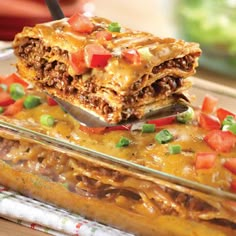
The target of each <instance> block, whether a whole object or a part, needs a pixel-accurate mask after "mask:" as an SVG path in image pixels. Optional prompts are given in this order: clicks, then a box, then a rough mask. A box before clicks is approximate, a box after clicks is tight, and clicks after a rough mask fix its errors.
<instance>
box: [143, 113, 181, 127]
mask: <svg viewBox="0 0 236 236" xmlns="http://www.w3.org/2000/svg"><path fill="white" fill-rule="evenodd" d="M175 119H176V117H175V116H170V117H163V118H160V119H156V120H149V121H148V122H147V123H148V124H154V125H156V126H157V127H158V126H164V125H169V124H172V123H174V121H175Z"/></svg>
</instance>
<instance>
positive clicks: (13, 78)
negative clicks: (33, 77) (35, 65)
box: [0, 73, 29, 88]
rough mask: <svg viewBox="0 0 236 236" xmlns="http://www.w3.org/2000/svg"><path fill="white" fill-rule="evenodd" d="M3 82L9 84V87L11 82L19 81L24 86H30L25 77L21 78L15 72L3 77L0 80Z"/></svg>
mask: <svg viewBox="0 0 236 236" xmlns="http://www.w3.org/2000/svg"><path fill="white" fill-rule="evenodd" d="M0 83H1V84H5V85H7V86H8V88H9V87H10V85H11V84H13V83H18V84H21V85H22V86H24V87H25V88H27V87H28V86H29V84H28V83H27V82H26V81H24V80H23V79H21V78H20V77H19V76H18V75H16V74H15V73H13V74H11V75H9V76H7V77H3V78H1V80H0Z"/></svg>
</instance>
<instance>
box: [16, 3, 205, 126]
mask: <svg viewBox="0 0 236 236" xmlns="http://www.w3.org/2000/svg"><path fill="white" fill-rule="evenodd" d="M47 2H48V3H49V2H50V4H52V3H53V2H54V3H56V5H53V6H52V5H49V9H50V11H51V13H52V15H53V17H54V19H55V18H56V19H57V20H55V21H53V22H50V23H44V24H38V25H36V26H35V27H33V28H30V27H25V28H24V30H23V31H22V32H21V33H19V34H17V35H16V37H15V40H14V43H13V45H14V50H15V54H16V56H17V58H18V62H17V68H18V72H19V74H20V75H21V76H22V77H24V78H25V79H26V80H27V81H29V82H31V83H32V84H34V85H35V87H36V88H38V89H40V90H43V91H45V92H46V93H48V94H49V95H50V96H53V97H54V98H55V99H56V100H57V101H59V103H60V104H61V105H62V106H63V107H65V109H66V110H67V111H68V112H69V113H70V114H71V115H73V116H74V117H75V118H76V119H78V120H79V121H80V122H81V123H83V124H84V125H87V126H94V127H98V126H109V125H117V124H123V123H127V122H130V121H133V120H140V119H146V118H147V117H149V115H150V114H151V115H152V116H153V115H155V116H156V117H159V116H162V117H163V116H167V114H166V113H164V111H166V110H167V111H168V115H171V114H176V113H178V112H182V111H184V110H186V105H179V102H183V100H186V97H185V95H184V92H185V91H186V90H187V89H188V88H189V87H191V82H190V80H188V77H189V76H191V75H193V74H194V73H195V68H196V66H197V65H198V58H199V56H200V54H201V50H200V49H199V45H198V44H196V43H187V42H184V41H183V40H176V39H171V38H164V39H161V38H159V37H156V36H154V35H152V34H150V33H146V32H140V31H133V30H130V29H128V28H125V27H124V26H121V25H120V24H119V23H117V22H111V21H109V20H107V19H104V18H100V17H86V16H84V15H81V14H75V15H73V16H72V17H70V18H69V19H68V18H63V19H59V20H58V18H61V17H62V16H63V13H62V12H61V11H60V10H58V9H57V10H55V8H54V6H56V7H57V8H58V7H59V5H58V4H57V1H47ZM53 12H54V13H53ZM55 12H58V13H56V14H55ZM65 102H66V103H65ZM176 104H177V105H176ZM71 105H73V106H74V107H71ZM77 107H78V108H79V109H77ZM163 109H164V110H163ZM85 112H86V113H85ZM90 118H92V121H91V119H90ZM89 120H90V121H89Z"/></svg>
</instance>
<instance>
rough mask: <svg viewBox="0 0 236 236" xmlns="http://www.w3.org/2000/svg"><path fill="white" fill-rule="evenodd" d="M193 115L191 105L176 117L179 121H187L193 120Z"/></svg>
mask: <svg viewBox="0 0 236 236" xmlns="http://www.w3.org/2000/svg"><path fill="white" fill-rule="evenodd" d="M193 117H194V110H193V108H192V107H188V110H187V111H184V112H182V113H179V114H177V116H176V119H177V121H178V122H180V123H184V124H186V123H188V122H190V121H191V120H193Z"/></svg>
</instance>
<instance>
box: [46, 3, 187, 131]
mask: <svg viewBox="0 0 236 236" xmlns="http://www.w3.org/2000/svg"><path fill="white" fill-rule="evenodd" d="M45 2H46V4H47V6H48V9H49V11H50V13H51V16H52V18H53V19H54V20H60V19H62V18H64V14H63V12H62V9H61V7H60V5H59V4H58V1H57V0H45ZM53 99H54V100H55V101H56V102H57V103H58V104H59V105H60V106H61V107H62V108H63V109H64V110H65V111H66V112H68V113H69V114H70V115H71V116H72V117H74V118H75V119H76V120H78V121H79V122H80V123H81V124H83V125H85V126H88V127H109V126H115V125H124V124H128V123H135V122H140V121H145V120H151V119H152V120H154V119H158V118H162V117H168V116H174V115H176V114H177V113H182V112H184V111H186V110H187V109H188V106H187V105H185V104H183V103H177V104H172V105H168V106H164V107H160V108H159V109H158V110H155V111H151V112H150V113H148V114H147V115H146V116H145V117H144V118H143V119H142V120H138V119H136V120H127V121H125V122H123V123H119V124H110V123H107V122H105V121H103V120H101V119H100V118H99V117H96V116H95V115H92V114H91V113H89V112H87V111H85V110H83V109H81V108H79V107H77V106H74V105H72V104H70V103H68V102H66V101H64V100H62V99H59V98H58V97H53Z"/></svg>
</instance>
